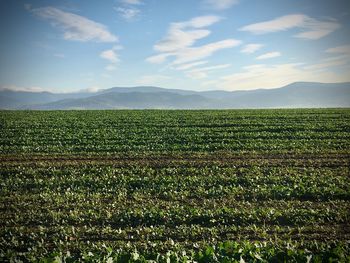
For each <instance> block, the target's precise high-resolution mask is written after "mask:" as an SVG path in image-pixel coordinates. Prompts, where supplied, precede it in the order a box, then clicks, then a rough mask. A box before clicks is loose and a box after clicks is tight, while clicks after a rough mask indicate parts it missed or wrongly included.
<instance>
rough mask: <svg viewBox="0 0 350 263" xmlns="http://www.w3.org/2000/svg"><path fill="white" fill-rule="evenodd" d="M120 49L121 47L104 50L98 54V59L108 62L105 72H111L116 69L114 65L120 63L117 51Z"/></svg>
mask: <svg viewBox="0 0 350 263" xmlns="http://www.w3.org/2000/svg"><path fill="white" fill-rule="evenodd" d="M121 49H122V47H121V46H114V47H112V48H111V49H107V50H104V51H102V52H101V53H100V57H101V58H103V59H105V60H107V61H109V63H110V64H109V65H107V66H106V67H105V69H106V70H107V71H113V70H116V69H117V67H116V64H118V63H119V62H120V59H119V55H118V53H117V51H118V50H121Z"/></svg>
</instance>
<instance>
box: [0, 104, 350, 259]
mask: <svg viewBox="0 0 350 263" xmlns="http://www.w3.org/2000/svg"><path fill="white" fill-rule="evenodd" d="M349 131H350V110H348V109H313V110H308V109H305V110H237V111H236V110H235V111H229V110H227V111H226V110H225V111H153V110H150V111H64V112H63V111H62V112H60V111H48V112H35V111H34V112H32V111H14V112H12V111H1V112H0V135H1V136H0V151H1V154H0V226H1V227H0V261H1V262H2V261H4V262H6V261H12V262H16V261H24V262H28V261H29V262H76V261H84V262H166V263H168V262H349V261H350V258H349V255H350V247H349V246H350V245H349V240H350V228H349V225H350V224H349V223H350V216H349V211H350V202H349V201H350V177H349V160H350V147H349V146H350V140H349V138H350V135H349Z"/></svg>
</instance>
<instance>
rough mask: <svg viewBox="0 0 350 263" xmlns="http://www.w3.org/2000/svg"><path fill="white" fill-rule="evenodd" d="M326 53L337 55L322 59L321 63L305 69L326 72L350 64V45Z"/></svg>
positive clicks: (331, 49) (330, 49) (328, 50)
mask: <svg viewBox="0 0 350 263" xmlns="http://www.w3.org/2000/svg"><path fill="white" fill-rule="evenodd" d="M326 53H329V54H336V56H331V57H327V58H324V59H321V60H320V61H319V63H315V64H311V65H308V66H305V69H313V70H322V71H323V70H326V69H328V68H333V67H337V66H344V65H348V64H350V45H344V46H338V47H333V48H329V49H327V50H326Z"/></svg>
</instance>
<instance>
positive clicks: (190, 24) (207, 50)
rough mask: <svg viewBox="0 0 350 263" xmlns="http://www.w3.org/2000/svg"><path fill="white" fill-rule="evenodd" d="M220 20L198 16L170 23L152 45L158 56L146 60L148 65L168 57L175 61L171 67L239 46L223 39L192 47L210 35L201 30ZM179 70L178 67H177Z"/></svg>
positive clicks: (239, 42)
mask: <svg viewBox="0 0 350 263" xmlns="http://www.w3.org/2000/svg"><path fill="white" fill-rule="evenodd" d="M220 20H221V17H219V16H212V15H211V16H210V15H208V16H200V17H195V18H192V19H190V20H188V21H184V22H176V23H171V24H170V27H169V29H168V32H167V34H166V36H165V37H164V38H163V39H162V40H161V41H159V42H158V43H156V44H155V45H154V50H155V51H157V52H160V54H157V55H154V56H151V57H149V58H147V59H146V61H147V62H149V63H154V64H160V63H164V62H165V61H166V60H167V59H168V58H169V57H174V58H175V59H174V60H173V62H172V63H171V64H172V65H179V64H184V63H189V62H193V61H197V60H201V59H203V58H206V57H209V56H211V55H212V54H213V53H214V52H216V51H218V50H221V49H226V48H231V47H235V46H238V45H240V44H241V41H239V40H236V39H232V38H231V39H225V40H221V41H216V42H213V43H209V44H206V45H202V46H194V44H195V42H196V41H197V40H199V39H202V38H205V37H207V36H208V35H210V33H211V31H210V30H208V29H203V28H205V27H208V26H210V25H213V24H215V23H217V22H219V21H220ZM178 68H179V67H178Z"/></svg>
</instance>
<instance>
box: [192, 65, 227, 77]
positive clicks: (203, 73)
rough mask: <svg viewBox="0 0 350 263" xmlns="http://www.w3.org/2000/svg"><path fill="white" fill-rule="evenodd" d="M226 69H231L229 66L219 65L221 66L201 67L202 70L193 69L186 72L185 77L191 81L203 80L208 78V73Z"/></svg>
mask: <svg viewBox="0 0 350 263" xmlns="http://www.w3.org/2000/svg"><path fill="white" fill-rule="evenodd" d="M228 67H231V64H221V65H214V66H209V67H203V68H195V69H192V70H189V71H186V75H187V76H188V77H190V78H193V79H203V78H206V77H207V76H208V75H207V72H209V71H214V70H218V69H224V68H228Z"/></svg>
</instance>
